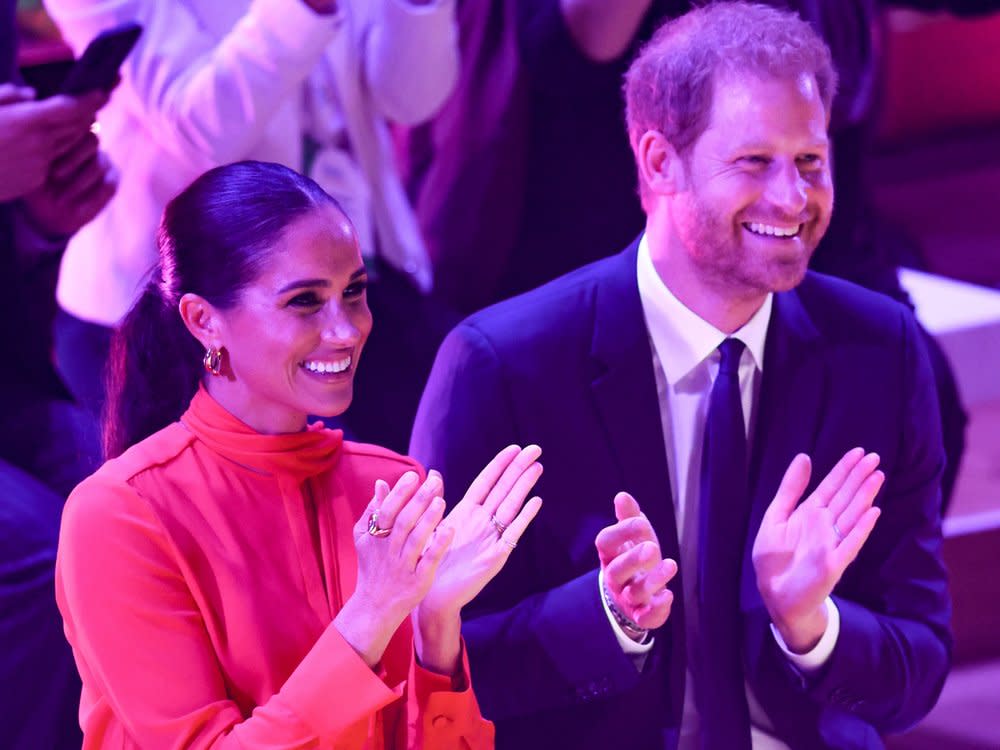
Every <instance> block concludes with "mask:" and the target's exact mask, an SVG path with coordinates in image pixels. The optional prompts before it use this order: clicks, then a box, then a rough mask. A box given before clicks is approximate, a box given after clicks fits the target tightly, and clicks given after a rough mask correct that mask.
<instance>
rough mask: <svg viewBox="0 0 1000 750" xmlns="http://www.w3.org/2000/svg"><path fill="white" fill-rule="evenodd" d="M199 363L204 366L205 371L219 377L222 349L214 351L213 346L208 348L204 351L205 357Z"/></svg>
mask: <svg viewBox="0 0 1000 750" xmlns="http://www.w3.org/2000/svg"><path fill="white" fill-rule="evenodd" d="M201 362H202V364H203V365H205V370H207V371H208V372H210V373H212V374H213V375H221V374H222V349H216V348H215V347H214V346H210V347H209V348H208V349H206V350H205V356H204V357H203V358H202V360H201Z"/></svg>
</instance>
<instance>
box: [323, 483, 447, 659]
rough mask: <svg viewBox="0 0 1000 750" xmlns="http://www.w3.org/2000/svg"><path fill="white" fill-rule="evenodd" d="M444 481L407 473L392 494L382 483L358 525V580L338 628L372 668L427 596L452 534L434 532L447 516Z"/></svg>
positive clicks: (376, 486)
mask: <svg viewBox="0 0 1000 750" xmlns="http://www.w3.org/2000/svg"><path fill="white" fill-rule="evenodd" d="M443 490H444V488H443V486H442V484H441V477H440V476H439V475H438V474H436V473H431V474H430V475H429V476H428V477H427V479H426V481H424V482H423V484H420V482H419V477H418V476H417V473H416V472H414V471H408V472H406V473H405V474H403V476H402V477H400V478H399V480H398V481H397V482H396V485H395V486H394V487H393V488H392V489H391V490H390V489H389V485H388V484H387V483H386V482H384V481H382V480H381V479H380V480H378V481H377V482H376V483H375V496H374V497H373V498H372V501H371V502H370V503H369V505H368V507H367V508H366V510H365V512H364V514H363V515H362V516H361V518H360V519H359V520H358V522H357V523H356V524H355V525H354V546H355V549H356V550H357V555H358V580H357V585H356V586H355V590H354V593H353V594H352V595H351V597H350V598H349V599H348V600H347V601H346V602H345V603H344V606H343V608H342V609H341V610H340V612H339V613H338V614H337V616H336V617H335V618H334V625H335V627H336V628H337V629H338V630H339V631H340V633H341V635H343V636H344V639H345V640H346V641H347V642H348V643H350V644H351V646H353V647H354V649H355V650H356V651H357V652H358V653H359V654H360V655H361V657H362V658H363V659H364V660H365V662H366V663H367V664H368V665H369V666H374V665H375V664H377V663H378V661H379V660H380V659H381V658H382V654H383V652H384V651H385V648H386V646H388V644H389V640H390V638H391V637H392V634H393V633H395V632H396V629H397V628H398V627H399V625H400V623H402V622H403V620H404V619H405V618H406V616H407V615H408V614H409V613H410V612H411V611H412V610H413V608H414V607H416V605H417V603H418V602H419V601H420V600H421V599H423V598H424V596H426V594H427V591H428V590H429V589H430V587H431V583H432V582H433V580H434V574H435V573H436V572H437V569H438V566H439V565H440V564H441V560H442V559H443V558H444V554H445V552H446V551H447V549H448V546H449V545H450V544H451V540H452V536H453V535H454V530H453V529H450V528H448V529H440V530H439V531H437V533H435V529H436V528H437V527H438V524H439V523H440V522H441V518H442V516H443V515H444V509H445V505H444V499H443V498H442V496H441V495H442V492H443Z"/></svg>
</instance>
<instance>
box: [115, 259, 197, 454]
mask: <svg viewBox="0 0 1000 750" xmlns="http://www.w3.org/2000/svg"><path fill="white" fill-rule="evenodd" d="M158 275H159V274H154V280H152V281H150V282H149V283H148V284H147V285H146V288H145V289H144V290H143V293H142V296H141V297H139V299H138V301H137V302H136V303H135V305H133V306H132V309H131V310H129V313H128V315H126V316H125V319H124V321H123V322H122V323H121V325H120V327H119V328H118V330H117V331H116V332H115V335H114V338H113V339H112V342H111V360H110V362H109V364H108V375H107V389H108V400H107V405H106V406H105V413H104V435H103V442H104V457H105V458H106V459H110V458H115V457H116V456H119V455H120V454H121V453H123V452H124V451H125V449H127V448H128V447H129V446H131V445H134V444H135V443H137V442H139V441H140V440H142V439H144V438H147V437H149V436H150V435H152V434H153V433H154V432H156V431H157V430H161V429H163V428H164V427H166V426H167V425H168V424H170V423H171V422H176V421H177V420H178V419H179V418H180V416H181V414H183V413H184V410H185V409H186V408H187V405H188V403H189V402H190V401H191V399H192V398H193V397H194V394H195V392H196V391H197V390H198V382H199V380H200V378H201V375H202V366H201V346H200V344H199V343H198V341H197V340H196V339H195V338H194V337H193V336H192V335H191V334H190V333H189V332H188V330H187V328H186V327H185V326H184V321H183V320H182V319H181V316H180V313H179V312H178V310H177V309H176V307H174V306H173V305H169V304H167V303H166V302H165V301H164V299H163V296H162V294H161V291H160V285H159V283H157V281H156V280H155V277H156V276H158Z"/></svg>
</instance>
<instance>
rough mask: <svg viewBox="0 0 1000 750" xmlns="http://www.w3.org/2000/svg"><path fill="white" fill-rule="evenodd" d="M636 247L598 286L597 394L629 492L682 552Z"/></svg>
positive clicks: (673, 550)
mask: <svg viewBox="0 0 1000 750" xmlns="http://www.w3.org/2000/svg"><path fill="white" fill-rule="evenodd" d="M636 250H637V245H636V244H633V245H632V246H631V247H629V248H628V249H627V250H626V251H625V252H624V253H622V254H621V255H619V256H618V258H617V260H619V261H620V264H619V265H617V266H616V267H615V270H614V272H613V273H611V274H608V275H607V276H606V277H605V278H604V279H602V280H601V282H600V283H599V284H598V286H597V290H596V299H595V303H594V335H593V339H592V344H591V354H592V356H593V358H594V360H595V365H596V374H595V376H594V378H593V380H592V381H591V392H592V393H593V397H594V403H595V404H596V407H597V412H598V415H599V418H600V420H601V422H602V423H603V425H604V429H605V432H606V434H607V437H608V443H609V447H610V450H611V453H612V455H613V456H614V459H615V462H616V463H617V465H618V467H619V468H620V469H621V473H622V479H623V481H624V486H623V487H622V489H624V490H626V491H628V492H630V493H632V494H633V495H635V498H636V500H638V501H639V505H640V506H641V507H642V509H643V512H644V513H645V514H646V516H647V517H648V518H649V520H650V522H651V523H652V524H653V527H654V528H655V529H656V531H657V534H658V535H659V538H660V544H661V546H662V547H663V552H664V554H666V555H670V556H672V555H675V554H677V551H678V550H677V529H676V525H675V523H674V513H673V499H672V497H671V492H670V477H669V474H668V470H667V457H666V450H665V448H664V445H663V427H662V424H661V423H660V410H659V406H658V400H657V393H656V381H655V378H654V376H653V353H652V349H651V348H650V344H649V336H648V334H647V332H646V324H645V321H644V319H643V314H642V304H641V303H640V301H639V289H638V285H637V282H636Z"/></svg>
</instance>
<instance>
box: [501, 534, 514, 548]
mask: <svg viewBox="0 0 1000 750" xmlns="http://www.w3.org/2000/svg"><path fill="white" fill-rule="evenodd" d="M500 541H501V542H503V543H504V544H506V545H507V546H508V547H510V548H511V549H514V548H515V547H516V546H517V542H512V541H511V540H510V539H508V538H507V537H504V536H502V537H500Z"/></svg>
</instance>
